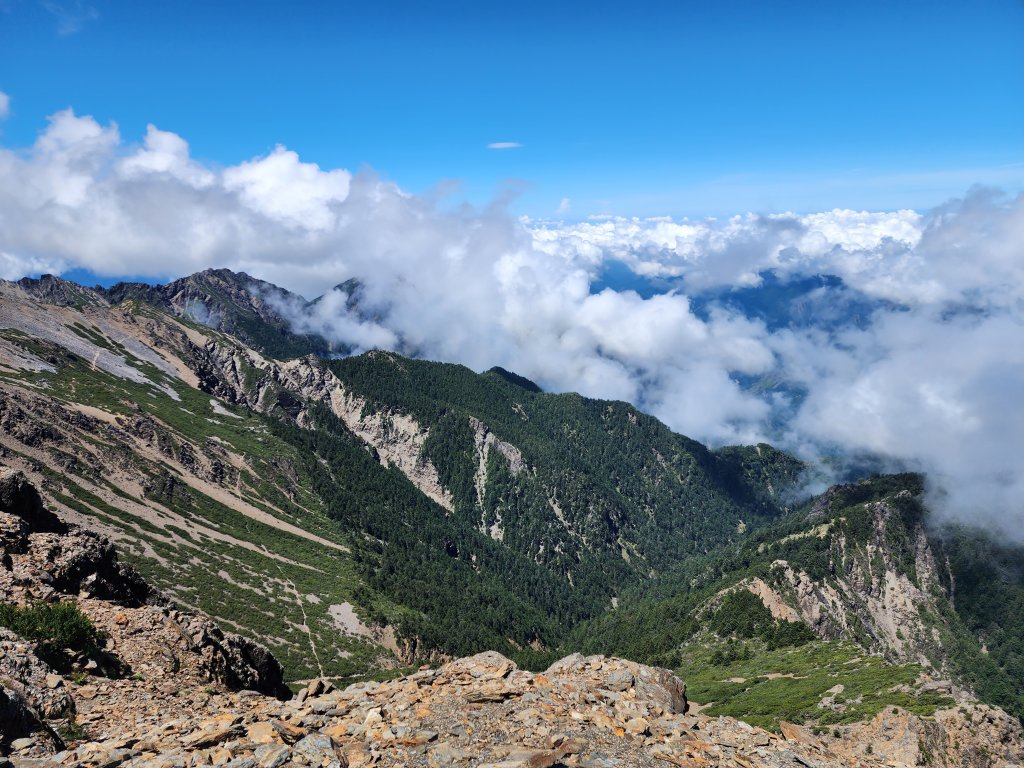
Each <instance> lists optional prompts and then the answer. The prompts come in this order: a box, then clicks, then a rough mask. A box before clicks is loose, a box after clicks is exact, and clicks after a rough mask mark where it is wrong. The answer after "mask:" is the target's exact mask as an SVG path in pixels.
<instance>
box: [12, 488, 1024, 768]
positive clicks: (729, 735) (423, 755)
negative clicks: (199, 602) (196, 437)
mask: <svg viewBox="0 0 1024 768" xmlns="http://www.w3.org/2000/svg"><path fill="white" fill-rule="evenodd" d="M0 549H2V551H0V558H2V565H0V599H2V600H3V601H5V602H15V603H22V604H23V603H28V602H32V601H38V600H48V601H54V600H73V601H74V602H75V603H76V604H77V605H78V607H79V608H80V609H81V611H82V612H84V613H85V614H86V615H87V616H88V617H89V618H90V619H91V621H92V622H93V623H94V624H95V625H96V626H97V627H98V628H99V629H101V630H102V631H103V632H104V633H105V636H106V647H105V649H104V651H103V657H104V658H103V659H100V660H99V661H97V660H96V659H88V660H86V659H78V660H76V661H75V662H74V663H73V664H72V665H71V667H70V668H69V669H68V670H65V672H64V674H60V673H58V672H57V671H55V670H54V669H53V668H52V667H50V666H48V665H47V664H46V663H45V662H43V661H42V660H41V659H40V658H38V656H37V655H36V650H37V649H36V648H35V646H34V645H33V643H31V642H29V641H26V640H24V639H22V638H19V637H17V636H16V635H14V634H13V633H10V632H6V631H0V753H2V754H6V755H7V757H0V766H5V765H13V766H18V767H19V768H29V766H69V767H70V766H76V767H78V766H82V767H85V766H89V767H90V768H114V767H115V766H126V767H129V766H152V767H153V768H172V767H173V768H185V767H186V766H200V765H204V766H205V765H217V766H230V767H231V768H291V767H292V766H319V767H320V768H329V767H330V766H335V767H337V766H352V767H353V768H355V767H356V766H369V765H379V766H466V767H467V768H468V767H470V766H472V767H473V768H486V767H490V768H499V767H500V768H547V767H550V766H580V767H589V768H613V767H614V768H628V767H631V766H636V767H639V766H658V765H664V766H689V767H692V768H698V767H699V766H740V767H742V768H761V767H763V768H769V767H773V766H780V767H781V766H806V767H808V768H812V767H814V766H820V767H821V768H825V767H826V766H902V765H908V766H909V765H919V764H921V765H923V764H930V765H935V766H949V767H951V766H959V765H967V766H978V767H979V768H982V767H984V768H988V767H989V766H1012V765H1020V764H1021V755H1022V754H1024V749H1022V747H1021V743H1022V739H1021V729H1020V725H1019V723H1017V722H1016V721H1014V720H1012V719H1011V718H1009V717H1008V716H1007V715H1006V714H1005V713H1003V712H1001V711H1000V710H996V709H991V708H988V707H978V706H974V707H970V708H962V709H960V710H950V711H946V712H940V713H939V714H937V715H936V717H935V718H932V719H928V720H925V719H922V718H918V717H915V716H912V715H909V714H907V713H905V712H900V711H891V712H883V713H881V714H880V715H879V716H878V717H876V718H875V719H874V720H872V721H871V722H869V723H863V724H859V725H857V726H853V727H847V728H844V729H843V731H842V732H839V731H837V732H836V734H837V735H836V736H832V735H830V734H823V735H821V736H815V735H814V734H812V732H811V731H810V730H808V729H807V728H805V727H802V726H798V725H790V724H788V723H787V724H783V725H782V727H781V733H771V732H767V731H764V730H761V729H758V728H755V727H752V726H750V725H747V724H745V723H743V722H740V721H738V720H733V719H730V718H712V717H707V716H705V715H702V714H700V713H695V712H693V711H688V710H689V709H690V708H689V706H688V702H687V701H686V688H685V685H684V684H683V683H682V681H680V680H679V679H678V678H676V677H675V676H674V675H673V674H672V673H670V672H669V671H667V670H663V669H656V668H651V667H646V666H642V665H639V664H635V663H633V662H629V661H624V660H620V659H612V658H606V657H600V656H592V657H587V658H584V657H582V656H579V655H573V656H569V657H567V658H565V659H562V660H561V661H559V662H557V663H556V664H554V665H553V666H551V667H550V668H549V669H548V670H547V671H545V672H544V673H539V674H538V673H531V672H527V671H523V670H519V669H517V668H516V666H515V665H514V664H513V663H512V662H511V661H509V660H508V659H506V658H505V657H503V656H500V655H499V654H496V653H490V652H489V653H482V654H479V655H477V656H473V657H470V658H465V659H459V660H457V661H454V662H451V663H449V664H447V665H445V666H442V667H440V668H421V669H420V670H419V671H417V672H415V673H413V674H411V675H407V676H404V677H400V678H397V679H395V680H390V681H387V682H380V683H378V682H364V683H358V684H356V685H352V686H349V687H348V688H345V689H344V690H342V689H338V688H335V687H334V686H333V685H332V684H331V683H329V682H327V681H325V680H320V679H317V680H314V681H312V682H311V683H309V685H308V686H307V687H306V688H305V689H303V690H302V691H300V692H299V693H298V695H296V696H291V697H289V692H288V691H287V690H286V689H284V687H283V685H282V681H281V674H280V667H278V666H277V665H276V662H275V661H274V660H273V657H272V656H270V655H269V653H267V652H266V649H264V648H262V646H259V645H258V644H256V643H253V642H251V641H248V640H245V639H244V638H239V637H237V636H233V635H230V634H228V633H224V632H221V631H220V630H219V629H218V628H217V627H216V626H214V625H213V624H211V623H210V622H209V621H207V620H205V619H203V618H202V617H199V616H195V615H192V614H189V613H185V612H181V611H178V610H176V609H175V608H174V607H173V606H171V605H170V604H169V603H168V602H167V601H166V600H164V599H163V598H162V596H161V595H159V593H156V592H155V591H154V590H151V589H150V588H149V587H148V586H147V585H146V584H145V582H143V581H142V580H141V579H140V578H139V577H138V575H137V574H135V573H134V572H133V571H131V569H129V568H127V567H125V566H123V565H122V564H120V563H119V562H118V561H117V558H116V553H115V552H114V551H113V547H112V546H111V545H110V544H109V542H107V541H105V540H104V539H102V538H100V537H98V536H96V535H95V534H91V533H88V532H86V531H82V530H81V529H77V528H74V527H73V526H68V525H66V524H64V523H62V522H61V521H60V520H58V519H57V518H55V517H54V516H53V515H51V514H49V513H48V512H47V511H46V510H45V509H43V508H42V505H41V503H40V502H39V499H38V496H37V495H36V494H35V492H34V489H32V487H31V486H30V485H29V484H27V483H26V482H25V480H24V478H23V477H21V476H20V475H17V474H16V473H10V472H5V471H2V470H0ZM104 675H111V676H104ZM694 709H696V708H694Z"/></svg>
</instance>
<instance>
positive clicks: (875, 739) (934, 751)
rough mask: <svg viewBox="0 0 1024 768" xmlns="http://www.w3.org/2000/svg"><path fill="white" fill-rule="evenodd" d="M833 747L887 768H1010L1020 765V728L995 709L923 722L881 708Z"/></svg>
mask: <svg viewBox="0 0 1024 768" xmlns="http://www.w3.org/2000/svg"><path fill="white" fill-rule="evenodd" d="M843 730H844V733H843V735H842V738H841V739H840V740H833V741H834V742H835V744H836V746H835V748H836V749H837V750H838V751H840V752H843V753H846V754H848V755H849V756H850V758H856V757H863V756H864V754H865V752H866V751H867V750H868V748H869V747H868V745H870V754H872V755H874V756H875V757H876V758H877V759H878V760H882V761H884V762H885V763H886V764H888V765H908V766H909V765H931V766H936V768H1003V767H1004V766H1005V767H1006V768H1009V766H1020V765H1021V764H1022V763H1024V744H1022V741H1021V726H1020V723H1019V722H1018V721H1017V720H1016V719H1015V718H1012V717H1010V716H1009V715H1007V714H1006V713H1005V712H1003V711H1002V710H1000V709H993V708H992V707H989V706H986V705H984V704H966V703H965V704H962V705H960V706H958V707H957V708H955V709H944V710H939V711H938V712H936V713H935V716H934V718H922V717H918V716H916V715H912V714H910V713H909V712H907V711H905V710H902V709H895V708H893V709H886V710H884V711H882V712H879V713H878V714H877V715H876V716H875V717H874V718H872V719H871V720H870V721H868V722H866V723H857V724H855V725H852V726H847V727H845V728H844V729H843Z"/></svg>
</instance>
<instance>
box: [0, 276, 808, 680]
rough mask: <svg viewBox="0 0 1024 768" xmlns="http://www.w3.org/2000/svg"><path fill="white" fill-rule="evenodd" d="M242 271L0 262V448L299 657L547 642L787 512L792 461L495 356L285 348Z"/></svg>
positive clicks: (529, 647) (222, 610)
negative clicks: (697, 437) (696, 438)
mask: <svg viewBox="0 0 1024 768" xmlns="http://www.w3.org/2000/svg"><path fill="white" fill-rule="evenodd" d="M253 282H254V281H252V279H251V278H248V277H246V276H243V275H233V274H232V273H230V272H224V271H218V272H207V273H200V274H199V275H195V276H193V277H191V278H185V279H184V280H181V281H177V282H176V283H172V284H171V285H170V286H165V287H163V288H160V287H153V288H151V287H148V286H138V285H135V286H131V285H130V286H121V287H118V288H115V289H111V290H110V291H107V292H98V291H94V290H91V289H86V288H82V287H81V286H77V285H74V284H73V283H68V282H66V281H63V280H60V279H59V278H53V277H47V278H43V279H41V280H38V281H31V280H24V281H21V282H20V283H18V284H11V283H4V284H0V426H2V430H0V450H2V451H3V455H4V460H5V461H6V462H7V463H9V464H11V465H13V466H16V467H17V468H19V469H22V470H24V471H25V472H26V473H27V474H28V475H29V476H30V477H31V478H32V480H33V481H35V482H36V483H38V484H39V487H40V489H41V491H42V493H43V495H44V496H45V498H46V499H47V501H48V502H50V503H52V504H53V505H54V506H55V508H57V509H58V510H59V511H60V512H61V513H62V514H65V515H67V516H69V518H71V519H73V520H74V521H75V522H78V523H81V524H82V525H86V526H89V527H91V528H93V529H95V530H98V531H101V532H102V533H104V534H106V535H108V536H110V537H111V538H112V539H114V540H115V541H117V542H118V544H119V546H120V547H121V549H122V552H123V553H124V556H125V557H126V558H127V559H129V560H130V561H131V562H133V563H134V564H136V565H137V566H138V567H139V568H140V570H142V571H143V572H144V573H145V574H146V575H147V577H148V578H150V579H151V580H152V581H153V582H154V583H155V584H156V585H158V586H159V587H161V588H162V589H164V590H166V591H167V593H168V594H169V595H170V596H171V597H172V598H173V599H174V600H176V601H177V602H179V603H180V604H181V605H183V606H186V607H190V608H193V609H197V610H201V611H203V612H204V613H206V614H208V615H210V616H212V617H215V618H216V619H217V620H218V621H219V622H221V623H223V624H225V625H226V626H228V627H231V628H235V629H238V630H242V631H247V632H250V633H252V634H256V635H258V636H259V637H261V639H263V640H264V641H265V642H266V643H267V644H268V646H269V647H271V648H272V650H273V651H274V653H275V654H276V655H277V656H278V657H279V658H280V659H281V660H282V662H283V663H284V665H285V668H286V670H287V671H288V674H289V675H290V677H291V678H292V679H302V678H308V677H310V676H314V675H319V674H331V675H336V676H344V675H352V674H359V673H363V672H365V671H366V670H368V669H373V668H377V667H379V666H381V665H382V664H383V665H386V664H389V663H390V664H394V663H398V660H399V659H401V660H405V661H411V660H412V659H413V658H415V657H416V656H430V655H432V654H437V653H447V654H459V653H469V652H473V651H477V650H480V649H482V648H491V649H496V650H499V651H502V652H505V653H510V654H519V655H520V657H523V658H525V657H528V656H529V655H530V654H535V653H541V652H544V651H545V650H546V649H548V650H549V649H551V648H554V647H555V646H557V645H558V644H559V643H560V642H561V641H562V639H563V638H564V636H565V632H566V630H567V629H568V628H569V627H571V626H573V625H575V624H576V623H578V622H579V621H581V620H583V619H586V618H588V617H590V616H594V615H597V614H599V613H601V612H603V611H605V610H608V609H609V607H610V606H611V605H612V602H613V598H614V597H615V596H616V595H617V593H618V591H619V590H620V588H622V587H624V586H628V585H630V584H636V583H639V582H642V581H644V580H647V579H650V578H651V577H652V575H655V574H657V573H659V572H660V571H661V570H663V569H665V568H667V567H669V566H670V565H671V563H672V562H673V561H674V560H676V559H678V558H682V557H685V556H688V555H689V554H691V553H694V552H706V551H709V550H711V549H713V548H714V547H715V546H717V545H719V544H721V543H724V542H730V541H737V540H740V539H742V538H743V537H744V536H746V535H748V533H749V531H751V530H754V529H755V528H756V527H757V525H759V524H761V523H763V522H764V521H766V520H769V519H771V518H772V517H773V516H775V515H777V514H779V513H780V511H781V509H780V506H779V502H778V495H779V493H780V492H781V490H782V489H783V488H784V487H785V486H786V485H787V483H789V482H791V480H792V478H793V477H794V476H795V473H796V471H797V469H798V466H799V465H798V464H797V463H796V462H794V461H793V460H792V459H790V458H789V457H786V456H784V455H783V454H780V453H778V452H775V451H773V450H772V449H770V448H769V447H768V446H759V447H757V448H749V449H739V448H737V449H731V450H727V451H724V452H719V453H713V452H709V451H708V450H707V449H705V448H704V447H703V446H701V445H699V444H697V443H695V442H693V441H690V440H687V439H686V438H683V437H681V436H678V435H674V434H673V433H671V432H670V431H669V430H667V429H666V428H665V427H664V426H663V425H661V424H659V423H657V422H656V421H655V420H653V419H650V418H649V417H646V416H644V415H642V414H639V413H638V412H636V411H635V410H634V409H632V408H631V407H629V406H627V405H626V404H624V403H607V402H597V401H590V400H586V399H584V398H580V397H578V396H561V395H560V396H554V395H544V394H542V393H539V392H537V391H536V387H533V386H531V385H530V384H529V383H528V382H525V380H522V379H519V377H516V376H515V375H514V374H510V373H508V372H501V371H494V372H490V373H488V374H485V375H483V376H480V375H477V374H474V373H472V372H470V371H468V370H467V369H465V368H461V367H459V366H451V365H441V364H429V363H421V362H417V361H412V360H408V359H406V358H402V357H400V356H397V355H393V354H384V353H370V354H368V355H364V356H362V357H360V358H353V359H350V360H346V361H322V360H318V359H316V358H315V357H292V356H291V355H285V354H281V355H280V357H282V358H286V357H289V358H291V359H287V360H279V359H276V358H275V357H273V356H270V354H269V351H268V350H278V351H280V350H281V349H285V350H293V351H294V349H295V348H294V347H291V346H289V344H290V343H291V341H292V338H291V337H290V336H288V334H287V333H284V334H283V335H282V334H280V333H277V331H278V330H280V329H281V328H282V327H283V326H281V325H280V323H279V322H278V320H281V321H282V322H283V319H282V316H281V315H272V314H268V313H271V310H272V307H271V308H270V309H268V308H267V305H266V303H265V302H264V299H263V298H261V297H263V296H265V295H266V293H267V291H268V290H270V289H269V288H267V286H266V285H265V284H257V285H255V286H254V285H253ZM111 300H120V303H119V304H111ZM200 304H201V306H202V307H203V311H202V312H201V313H200V314H198V315H197V314H196V311H195V308H196V306H198V305H200ZM264 315H267V317H269V318H270V319H269V320H267V319H266V318H264ZM196 317H200V318H201V319H205V320H206V321H208V322H214V323H215V324H216V325H218V326H219V328H220V329H218V328H213V327H209V326H207V325H203V324H202V323H199V322H197V321H196V319H195V318H196ZM239 317H242V318H244V320H245V321H244V322H242V321H241V320H238V318H239ZM232 318H234V319H232ZM275 318H277V319H275ZM229 320H230V322H229ZM250 321H251V323H252V324H254V325H253V326H252V327H250V326H248V325H246V323H250ZM260 323H264V325H260ZM239 327H242V328H243V330H244V329H245V328H248V329H249V330H246V331H245V333H246V335H247V338H249V339H251V340H252V343H254V344H256V343H257V342H259V344H260V345H262V346H261V348H262V350H263V351H259V350H256V349H253V348H252V347H250V346H247V345H246V344H243V343H242V342H241V341H240V340H239V339H238V338H236V337H235V336H232V335H230V334H229V333H227V332H226V331H225V330H224V329H226V328H231V329H235V330H237V329H238V328H239ZM253 328H255V330H253ZM239 332H240V331H239ZM268 338H269V339H271V341H269V342H268V341H266V339H268ZM282 345H283V346H282ZM298 348H299V349H302V350H304V349H305V348H304V347H302V346H301V344H299V346H298ZM417 393H419V394H417Z"/></svg>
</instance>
